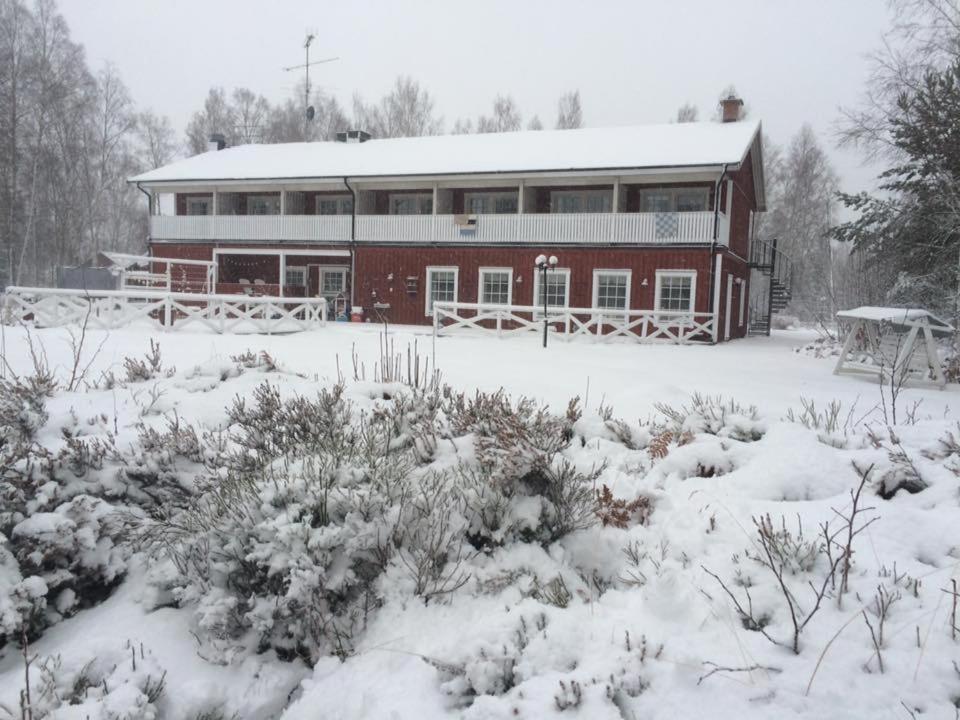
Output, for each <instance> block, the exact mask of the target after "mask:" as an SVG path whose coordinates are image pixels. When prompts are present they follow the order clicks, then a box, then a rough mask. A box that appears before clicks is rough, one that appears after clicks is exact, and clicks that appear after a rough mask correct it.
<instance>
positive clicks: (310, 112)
mask: <svg viewBox="0 0 960 720" xmlns="http://www.w3.org/2000/svg"><path fill="white" fill-rule="evenodd" d="M315 37H316V36H315V35H314V34H313V33H309V34H308V35H307V39H306V41H304V43H303V49H304V50H305V51H306V54H307V57H306V62H304V63H303V65H291V66H290V67H285V68H284V71H285V72H290V71H292V70H299V69H301V68H303V70H304V71H305V73H306V84H305V86H304V90H303V108H304V109H303V139H304V140H306V139H307V136H308V132H307V131H308V130H309V127H310V121H311V120H313V116H314V109H313V106H312V105H311V104H310V66H311V65H322V64H324V63H328V62H333V61H334V60H339V59H340V58H338V57H331V58H324V59H323V60H314V61H313V62H310V44H311V43H312V42H313V41H314V39H315Z"/></svg>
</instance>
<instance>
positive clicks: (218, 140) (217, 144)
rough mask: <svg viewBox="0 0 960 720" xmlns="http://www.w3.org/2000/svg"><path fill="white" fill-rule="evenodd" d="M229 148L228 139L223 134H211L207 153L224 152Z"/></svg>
mask: <svg viewBox="0 0 960 720" xmlns="http://www.w3.org/2000/svg"><path fill="white" fill-rule="evenodd" d="M226 146H227V138H225V137H224V136H223V133H211V134H210V140H209V142H207V152H217V150H223V149H224V148H225V147H226Z"/></svg>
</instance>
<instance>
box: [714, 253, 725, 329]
mask: <svg viewBox="0 0 960 720" xmlns="http://www.w3.org/2000/svg"><path fill="white" fill-rule="evenodd" d="M722 273H723V255H721V254H720V253H717V260H716V266H715V267H714V270H713V333H712V335H713V342H716V341H717V336H718V335H719V333H720V280H721V279H722V278H723V274H722Z"/></svg>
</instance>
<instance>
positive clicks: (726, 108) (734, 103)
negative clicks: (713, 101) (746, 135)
mask: <svg viewBox="0 0 960 720" xmlns="http://www.w3.org/2000/svg"><path fill="white" fill-rule="evenodd" d="M720 108H721V113H720V118H721V120H723V122H725V123H728V122H737V120H739V119H740V113H741V111H742V109H743V100H741V99H740V98H738V97H737V96H736V95H733V94H732V93H731V94H730V95H728V96H727V97H725V98H724V99H723V100H721V101H720Z"/></svg>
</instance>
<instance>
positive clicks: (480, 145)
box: [130, 122, 760, 185]
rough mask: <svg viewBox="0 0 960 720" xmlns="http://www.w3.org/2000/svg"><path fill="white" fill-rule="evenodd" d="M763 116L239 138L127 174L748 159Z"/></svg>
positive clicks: (438, 171)
mask: <svg viewBox="0 0 960 720" xmlns="http://www.w3.org/2000/svg"><path fill="white" fill-rule="evenodd" d="M759 132H760V123H759V122H732V123H715V122H704V123H671V124H666V125H641V126H633V127H615V128H583V129H579V130H540V131H525V132H510V133H490V134H476V135H435V136H430V137H419V138H396V139H382V140H377V139H373V140H368V141H367V142H365V143H340V142H312V143H284V144H274V145H241V146H238V147H234V148H227V149H225V150H220V151H216V152H206V153H202V154H200V155H195V156H194V157H191V158H187V159H186V160H180V161H179V162H175V163H171V164H170V165H166V166H164V167H161V168H157V169H156V170H151V171H149V172H146V173H143V174H141V175H137V176H136V177H133V178H130V181H131V182H139V183H143V184H147V185H149V184H151V183H175V182H178V181H184V182H195V181H208V180H209V181H213V180H283V179H307V178H309V179H314V178H342V177H351V178H362V177H393V176H408V175H425V176H429V175H459V174H480V173H523V172H537V171H540V172H543V171H546V172H562V171H590V170H607V169H628V168H630V169H632V168H680V167H701V166H720V165H723V164H731V165H733V164H737V163H740V162H742V161H743V159H744V158H745V156H746V154H747V152H748V151H749V149H750V147H751V146H752V144H753V142H754V140H755V139H756V138H757V137H758V134H759Z"/></svg>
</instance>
